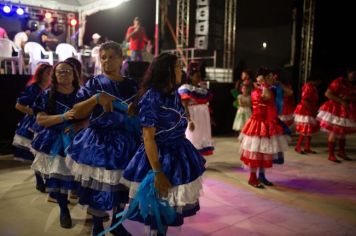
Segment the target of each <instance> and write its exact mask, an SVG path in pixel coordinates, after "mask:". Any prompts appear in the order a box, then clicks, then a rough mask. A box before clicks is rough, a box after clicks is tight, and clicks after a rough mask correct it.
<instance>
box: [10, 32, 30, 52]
mask: <svg viewBox="0 0 356 236" xmlns="http://www.w3.org/2000/svg"><path fill="white" fill-rule="evenodd" d="M30 34H31V30H30V29H29V28H26V29H25V30H24V31H21V32H18V33H17V34H15V37H14V43H15V45H16V46H17V47H18V48H21V49H23V48H24V46H25V43H27V41H28V36H30Z"/></svg>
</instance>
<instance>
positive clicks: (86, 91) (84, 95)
mask: <svg viewBox="0 0 356 236" xmlns="http://www.w3.org/2000/svg"><path fill="white" fill-rule="evenodd" d="M97 87H98V86H97V78H95V77H94V78H91V79H89V80H88V81H87V82H86V83H85V85H84V86H82V87H81V88H80V89H79V90H78V92H77V95H76V98H75V103H78V102H82V101H85V100H87V99H89V98H90V97H92V96H93V95H94V94H96V93H97V92H96V91H97Z"/></svg>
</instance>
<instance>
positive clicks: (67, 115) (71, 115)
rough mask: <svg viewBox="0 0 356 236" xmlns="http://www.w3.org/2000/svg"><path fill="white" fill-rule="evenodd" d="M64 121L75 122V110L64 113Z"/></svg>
mask: <svg viewBox="0 0 356 236" xmlns="http://www.w3.org/2000/svg"><path fill="white" fill-rule="evenodd" d="M64 119H65V120H73V119H74V111H73V109H71V110H69V111H67V112H65V113H64Z"/></svg>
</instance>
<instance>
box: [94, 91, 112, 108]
mask: <svg viewBox="0 0 356 236" xmlns="http://www.w3.org/2000/svg"><path fill="white" fill-rule="evenodd" d="M96 96H98V99H97V102H98V104H100V105H102V106H103V108H104V111H105V112H112V111H113V110H114V108H113V105H112V102H113V101H114V100H115V98H114V97H113V96H110V95H109V94H106V93H100V94H99V95H96Z"/></svg>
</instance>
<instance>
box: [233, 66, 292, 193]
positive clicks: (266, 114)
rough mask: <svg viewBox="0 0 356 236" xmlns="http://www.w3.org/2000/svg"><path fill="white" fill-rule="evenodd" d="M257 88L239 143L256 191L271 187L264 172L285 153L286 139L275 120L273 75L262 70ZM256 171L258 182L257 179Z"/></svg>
mask: <svg viewBox="0 0 356 236" xmlns="http://www.w3.org/2000/svg"><path fill="white" fill-rule="evenodd" d="M256 80H257V83H258V87H257V88H256V89H255V90H254V91H253V92H252V93H251V101H252V109H253V111H252V116H251V117H250V119H249V120H248V121H247V123H246V124H245V126H244V127H243V129H242V131H241V134H240V137H239V139H240V140H241V145H240V150H241V161H242V162H243V163H244V164H245V165H246V166H248V167H249V168H250V179H249V180H248V183H249V184H250V185H252V186H254V187H256V188H263V187H264V186H263V185H262V184H264V185H267V186H271V185H273V184H272V183H271V182H269V181H268V180H267V179H266V177H265V173H264V170H265V168H271V167H272V164H273V161H274V159H275V157H278V156H280V155H281V154H282V153H283V152H284V151H286V150H287V149H288V136H287V135H285V131H284V129H283V126H282V125H281V123H280V122H279V121H278V119H277V108H276V104H275V99H274V94H273V92H272V91H271V89H270V86H271V85H272V84H273V79H272V72H271V71H270V70H268V69H265V68H262V69H260V70H259V71H258V73H257V77H256ZM257 169H259V171H260V173H259V178H258V179H257V174H256V172H257ZM261 183H262V184H261Z"/></svg>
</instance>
